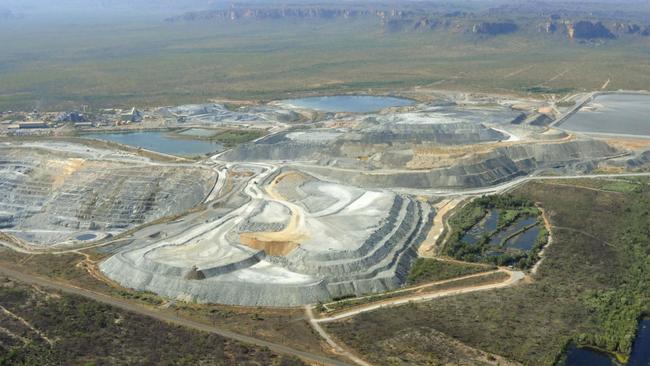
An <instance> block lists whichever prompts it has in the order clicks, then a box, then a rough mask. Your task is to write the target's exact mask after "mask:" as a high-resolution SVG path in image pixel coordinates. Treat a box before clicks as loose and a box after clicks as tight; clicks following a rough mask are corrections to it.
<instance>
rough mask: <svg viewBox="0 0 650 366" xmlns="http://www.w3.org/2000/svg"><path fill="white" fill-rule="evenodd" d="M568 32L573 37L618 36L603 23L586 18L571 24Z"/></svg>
mask: <svg viewBox="0 0 650 366" xmlns="http://www.w3.org/2000/svg"><path fill="white" fill-rule="evenodd" d="M568 34H569V38H571V39H595V38H616V36H615V35H614V34H613V33H612V32H611V31H610V30H609V29H607V27H605V26H604V25H603V23H601V22H596V23H592V22H590V21H586V20H582V21H579V22H576V23H575V24H572V25H569V26H568Z"/></svg>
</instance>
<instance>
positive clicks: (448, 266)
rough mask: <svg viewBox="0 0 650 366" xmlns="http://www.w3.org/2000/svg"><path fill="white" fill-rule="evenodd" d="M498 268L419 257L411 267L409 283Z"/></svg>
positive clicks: (445, 278) (437, 279)
mask: <svg viewBox="0 0 650 366" xmlns="http://www.w3.org/2000/svg"><path fill="white" fill-rule="evenodd" d="M493 269H496V268H495V267H493V266H485V265H477V264H470V263H458V262H447V261H441V260H437V259H431V258H418V260H417V261H416V262H415V263H414V264H413V267H411V272H410V273H409V276H408V281H407V283H408V284H409V285H417V284H421V283H425V282H433V281H443V280H448V279H450V278H455V277H462V276H467V275H471V274H475V273H480V272H486V271H490V270H493Z"/></svg>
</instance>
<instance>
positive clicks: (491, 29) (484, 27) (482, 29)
mask: <svg viewBox="0 0 650 366" xmlns="http://www.w3.org/2000/svg"><path fill="white" fill-rule="evenodd" d="M518 29H519V27H518V26H517V24H515V23H513V22H495V23H490V22H482V23H479V24H475V25H474V27H472V33H476V34H486V35H490V36H496V35H499V34H508V33H514V32H516V31H517V30H518Z"/></svg>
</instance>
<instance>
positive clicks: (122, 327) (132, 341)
mask: <svg viewBox="0 0 650 366" xmlns="http://www.w3.org/2000/svg"><path fill="white" fill-rule="evenodd" d="M0 284H1V286H0V306H2V310H3V312H2V314H1V315H0V317H1V318H2V325H3V333H2V335H0V338H2V343H0V365H134V364H140V365H154V364H155V365H251V366H252V365H286V366H290V365H296V366H297V365H304V363H302V362H301V361H300V360H297V359H293V358H290V357H285V356H279V355H277V354H274V353H273V352H271V351H269V350H268V349H263V348H259V347H252V346H248V345H244V344H241V343H238V342H233V341H230V340H227V339H225V338H222V337H220V336H217V335H214V334H205V333H201V332H198V331H193V330H189V329H185V328H183V327H179V326H174V325H170V324H166V323H164V322H161V321H158V320H152V319H150V318H148V317H145V316H141V315H137V314H133V313H130V312H127V311H123V310H120V309H116V308H113V307H110V306H108V305H103V304H100V303H97V302H94V301H91V300H86V299H84V298H81V297H77V296H71V295H67V294H62V293H58V292H55V291H47V290H44V289H40V288H36V287H34V286H27V285H23V284H21V283H19V282H15V281H11V280H8V279H6V278H2V279H0ZM21 320H22V321H21Z"/></svg>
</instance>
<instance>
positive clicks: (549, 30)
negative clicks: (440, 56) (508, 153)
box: [167, 3, 650, 40]
mask: <svg viewBox="0 0 650 366" xmlns="http://www.w3.org/2000/svg"><path fill="white" fill-rule="evenodd" d="M391 6H394V5H391ZM538 8H539V9H538ZM612 10H615V9H612ZM504 14H508V16H511V17H513V19H516V20H498V19H499V18H501V17H503V15H504ZM616 14H617V15H616ZM362 18H364V19H377V20H378V26H379V27H380V29H381V30H382V31H383V32H385V33H395V32H448V33H454V34H458V33H467V34H470V33H473V34H480V35H484V36H499V35H507V34H512V33H533V32H541V33H545V34H548V35H552V34H561V35H563V36H564V37H567V38H570V39H578V40H603V39H613V38H617V37H620V36H627V37H631V36H648V35H650V26H648V25H647V17H646V18H643V17H641V16H640V17H630V14H629V13H626V12H620V13H617V12H616V11H611V12H605V11H601V12H596V13H595V12H591V11H586V10H581V9H580V7H578V8H575V9H571V10H568V9H566V8H564V7H562V8H556V7H553V6H549V4H533V5H530V4H517V5H515V4H507V5H502V6H497V7H494V8H491V9H487V10H485V11H482V12H476V13H467V12H463V11H446V12H441V11H440V9H439V8H436V7H432V6H429V5H418V6H417V7H413V6H409V5H406V4H405V5H403V6H396V7H393V8H391V7H387V5H385V4H379V3H377V4H373V5H369V4H366V5H350V6H341V5H340V4H338V5H327V6H325V5H323V6H312V5H308V4H307V5H304V6H301V5H291V6H282V7H279V6H264V5H259V6H255V5H234V6H231V7H230V8H227V9H212V10H205V11H194V12H188V13H185V14H180V15H177V16H173V17H170V18H168V19H167V21H168V22H179V21H181V22H193V21H228V22H232V21H240V20H280V19H304V20H306V21H311V20H325V21H327V20H336V19H362Z"/></svg>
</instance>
